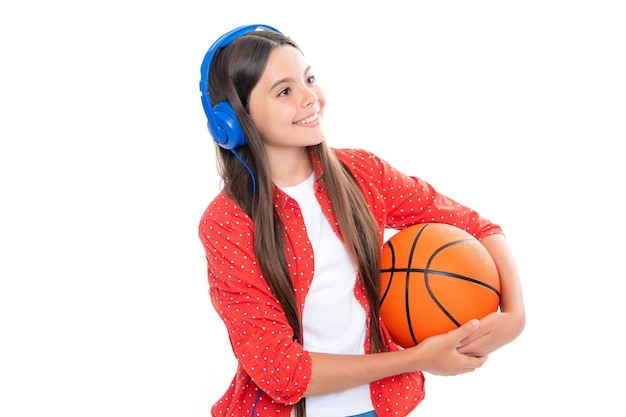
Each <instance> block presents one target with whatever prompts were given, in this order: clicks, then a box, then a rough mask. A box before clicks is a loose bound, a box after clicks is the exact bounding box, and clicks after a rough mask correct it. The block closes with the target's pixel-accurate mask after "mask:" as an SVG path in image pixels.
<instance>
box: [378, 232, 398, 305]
mask: <svg viewBox="0 0 626 417" xmlns="http://www.w3.org/2000/svg"><path fill="white" fill-rule="evenodd" d="M387 246H388V247H389V250H390V251H391V265H395V264H396V252H395V250H394V249H393V245H392V244H391V241H388V242H387ZM385 272H389V280H388V281H387V288H385V292H384V293H383V296H382V297H381V298H380V303H379V306H382V305H383V301H385V298H387V293H388V292H389V288H391V281H392V280H393V273H394V268H390V269H386V270H385ZM381 273H382V271H381Z"/></svg>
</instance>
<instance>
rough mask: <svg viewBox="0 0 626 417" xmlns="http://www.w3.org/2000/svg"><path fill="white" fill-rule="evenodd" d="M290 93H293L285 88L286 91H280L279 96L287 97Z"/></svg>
mask: <svg viewBox="0 0 626 417" xmlns="http://www.w3.org/2000/svg"><path fill="white" fill-rule="evenodd" d="M290 91H291V90H290V89H289V88H285V89H283V90H280V91H279V92H278V95H279V96H286V95H287V94H289V92H290Z"/></svg>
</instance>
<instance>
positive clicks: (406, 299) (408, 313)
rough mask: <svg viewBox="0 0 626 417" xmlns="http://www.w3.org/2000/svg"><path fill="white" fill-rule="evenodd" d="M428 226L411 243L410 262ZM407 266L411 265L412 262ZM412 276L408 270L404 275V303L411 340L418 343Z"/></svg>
mask: <svg viewBox="0 0 626 417" xmlns="http://www.w3.org/2000/svg"><path fill="white" fill-rule="evenodd" d="M428 226H429V225H428V224H426V225H424V227H422V228H421V229H420V231H419V232H418V233H417V235H416V236H415V238H414V239H413V244H412V245H411V251H410V252H409V263H410V262H411V260H412V259H413V253H414V252H415V247H416V246H417V242H418V241H419V240H420V237H421V236H422V233H424V230H426V229H427V228H428ZM407 266H410V264H409V265H407ZM410 278H411V273H410V272H409V271H406V273H405V276H404V305H405V306H406V308H405V310H406V323H407V325H408V326H409V333H410V334H411V340H413V343H415V344H416V345H417V344H418V342H417V339H416V338H415V332H413V323H411V304H410V303H409V280H410Z"/></svg>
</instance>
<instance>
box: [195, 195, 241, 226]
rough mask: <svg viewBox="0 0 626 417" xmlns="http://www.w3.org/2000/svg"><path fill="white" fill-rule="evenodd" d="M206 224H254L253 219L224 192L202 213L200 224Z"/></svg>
mask: <svg viewBox="0 0 626 417" xmlns="http://www.w3.org/2000/svg"><path fill="white" fill-rule="evenodd" d="M206 223H218V224H221V225H226V224H232V225H234V224H248V223H249V224H252V219H250V217H249V216H248V215H247V214H246V213H245V212H244V211H243V209H242V208H241V207H240V206H239V205H238V204H237V203H235V202H234V201H233V200H232V199H231V198H230V197H229V196H228V195H227V194H226V192H224V191H223V190H222V191H220V192H219V194H217V195H216V196H215V198H213V200H212V201H211V202H210V203H209V205H208V206H207V208H206V209H205V210H204V213H202V217H201V219H200V224H201V225H202V224H206Z"/></svg>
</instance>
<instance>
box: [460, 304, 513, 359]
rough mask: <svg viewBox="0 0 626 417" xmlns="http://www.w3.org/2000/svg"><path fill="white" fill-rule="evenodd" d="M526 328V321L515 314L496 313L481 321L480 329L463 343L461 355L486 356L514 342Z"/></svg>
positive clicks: (461, 344)
mask: <svg viewBox="0 0 626 417" xmlns="http://www.w3.org/2000/svg"><path fill="white" fill-rule="evenodd" d="M523 328H524V319H523V317H522V318H519V317H517V316H516V315H515V314H514V313H506V312H504V313H503V312H495V313H491V314H489V315H487V316H485V317H484V318H483V319H482V320H481V321H480V327H478V329H477V330H476V331H475V332H474V333H472V334H470V335H469V336H467V337H466V338H465V339H463V340H462V341H461V343H460V344H459V347H458V351H459V353H462V354H465V355H470V356H477V357H481V356H486V355H489V354H490V353H492V352H494V351H495V350H497V349H499V348H500V347H502V346H504V345H506V344H507V343H509V342H511V341H513V340H514V339H515V338H516V337H517V336H519V334H520V333H521V332H522V330H523Z"/></svg>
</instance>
